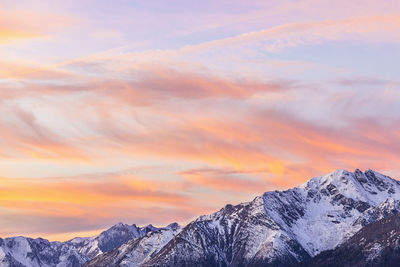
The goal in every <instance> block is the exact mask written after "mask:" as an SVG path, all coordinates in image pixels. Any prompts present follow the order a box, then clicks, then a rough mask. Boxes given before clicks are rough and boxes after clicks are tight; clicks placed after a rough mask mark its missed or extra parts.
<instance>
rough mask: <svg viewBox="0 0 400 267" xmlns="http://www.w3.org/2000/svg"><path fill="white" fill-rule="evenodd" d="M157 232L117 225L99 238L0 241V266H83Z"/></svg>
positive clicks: (6, 239) (134, 226) (9, 239)
mask: <svg viewBox="0 0 400 267" xmlns="http://www.w3.org/2000/svg"><path fill="white" fill-rule="evenodd" d="M157 230H159V229H158V228H156V227H154V226H152V225H151V224H150V225H148V226H145V227H137V226H136V225H135V224H133V225H127V224H123V223H118V224H116V225H114V226H113V227H111V228H110V229H108V230H106V231H104V232H102V233H101V234H100V235H98V236H94V237H77V238H74V239H72V240H70V241H67V242H49V241H48V240H45V239H42V238H38V239H32V238H26V237H22V236H19V237H11V238H5V239H0V266H1V267H3V266H4V267H5V266H19V267H20V266H33V267H36V266H40V267H42V266H58V267H64V266H71V267H72V266H82V265H83V263H85V262H87V261H88V260H90V259H92V258H94V257H95V256H98V255H100V254H102V253H104V252H108V251H111V250H113V249H115V248H117V247H119V246H121V245H122V244H124V243H126V242H127V241H129V240H132V239H135V238H139V237H142V236H144V235H146V234H147V233H148V232H151V231H157Z"/></svg>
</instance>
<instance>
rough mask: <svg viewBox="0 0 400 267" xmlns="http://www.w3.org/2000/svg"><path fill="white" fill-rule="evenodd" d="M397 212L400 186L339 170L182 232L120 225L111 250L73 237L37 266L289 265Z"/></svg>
mask: <svg viewBox="0 0 400 267" xmlns="http://www.w3.org/2000/svg"><path fill="white" fill-rule="evenodd" d="M399 209H400V182H399V181H397V180H395V179H392V178H390V177H389V176H386V175H383V174H380V173H378V172H375V171H373V170H367V171H365V172H362V171H360V170H358V169H357V170H355V171H354V172H349V171H346V170H336V171H334V172H331V173H329V174H327V175H323V176H319V177H314V178H311V179H310V180H308V181H307V182H305V183H303V184H302V185H299V186H296V187H294V188H291V189H288V190H283V191H277V190H275V191H270V192H265V193H264V194H262V195H261V196H257V197H255V198H254V199H253V200H252V201H250V202H245V203H241V204H238V205H231V204H228V205H226V206H225V207H223V208H222V209H220V210H219V211H217V212H214V213H212V214H208V215H202V216H200V217H198V218H197V219H195V220H194V221H192V222H190V223H189V224H187V225H186V226H185V227H183V228H182V227H180V226H178V225H175V224H171V225H169V226H168V227H164V228H154V227H152V226H149V227H148V228H146V229H147V230H146V229H144V228H145V227H142V228H138V227H136V225H132V226H130V227H132V228H130V227H129V225H128V226H127V225H124V224H122V223H121V224H117V225H115V226H113V227H114V230H116V229H118V231H117V233H118V234H117V235H116V236H117V238H115V236H114V235H113V234H111V235H110V236H111V237H114V239H113V240H117V241H118V242H116V243H113V242H107V244H109V246H110V247H105V246H102V247H101V246H99V244H100V243H101V242H100V241H99V239H100V238H98V239H97V244H95V245H94V243H93V242H94V241H93V240H94V239H90V238H77V239H75V240H74V239H72V240H70V241H68V242H70V243H73V244H74V245H75V246H72V245H71V246H70V247H68V246H67V248H65V247H63V248H62V249H64V250H65V251H64V252H63V253H64V254H62V255H63V257H64V258H65V257H67V258H66V260H65V259H64V260H63V261H60V262H61V263H63V264H64V263H65V264H64V265H62V264H59V263H57V264H55V263H54V261H53V262H49V264H48V265H40V264H38V265H35V266H82V265H84V266H87V267H90V266H147V267H149V266H191V265H197V266H260V265H263V266H291V265H296V264H299V263H303V262H309V261H310V260H311V259H312V258H314V257H316V256H317V255H319V254H321V252H324V251H330V250H333V249H335V248H338V247H340V246H341V245H342V244H344V242H346V241H347V240H349V239H350V238H351V237H352V236H354V234H356V233H357V232H359V231H360V230H361V229H363V228H364V227H366V226H368V225H369V224H372V223H375V222H377V221H379V220H382V219H384V218H387V217H389V216H392V215H393V214H396V213H397V212H398V211H399ZM133 226H134V227H133ZM113 227H111V228H110V229H108V230H107V231H111V229H112V228H113ZM135 227H136V228H135ZM129 229H131V230H129ZM135 230H136V232H135ZM107 231H104V232H103V233H105V232H107ZM146 231H147V232H146ZM111 232H113V231H111ZM131 232H135V233H136V234H135V235H134V236H133V237H132V238H130V237H129V234H128V236H127V235H124V234H123V233H131ZM103 233H102V234H103ZM103 236H107V235H106V234H105V235H103ZM128 239H129V240H128ZM73 240H74V241H73ZM105 240H107V238H105ZM85 242H86V243H85ZM91 242H92V243H91ZM3 243H4V242H3ZM59 243H61V242H59ZM77 244H79V245H77ZM1 246H2V245H1V242H0V248H1ZM61 247H62V246H61ZM100 247H101V248H100ZM1 251H3V252H4V250H1V249H0V263H1V262H3V261H4V262H7V261H8V262H11V261H12V260H16V261H17V262H18V259H20V256H18V257H17V258H13V259H11V258H10V257H9V256H8V258H7V255H8V254H6V253H3V254H4V255H5V256H3V259H2V256H1ZM27 255H28V254H26V256H27ZM68 257H70V258H68ZM70 262H71V263H73V264H72V265H68V264H69V263H70ZM52 264H53V265H52ZM74 264H75V265H74ZM0 266H14V265H1V264H0ZM22 266H24V265H22ZM32 266H33V265H32Z"/></svg>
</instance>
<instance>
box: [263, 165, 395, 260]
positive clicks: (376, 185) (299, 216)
mask: <svg viewBox="0 0 400 267" xmlns="http://www.w3.org/2000/svg"><path fill="white" fill-rule="evenodd" d="M399 193H400V184H399V182H398V181H396V180H394V179H391V178H390V177H387V176H385V175H382V174H380V173H377V172H375V171H372V170H368V171H366V172H361V171H360V170H356V171H355V172H349V171H346V170H336V171H334V172H332V173H329V174H327V175H324V176H320V177H315V178H312V179H310V180H309V181H307V182H306V183H304V184H303V185H300V186H298V187H295V188H293V189H289V190H286V191H274V192H267V193H265V194H264V196H263V197H264V202H265V205H264V206H265V210H266V212H267V213H268V214H269V215H270V216H271V217H272V218H273V219H274V221H276V222H277V223H278V224H279V225H281V227H282V228H283V229H285V231H288V232H290V233H291V234H292V235H293V236H294V237H295V239H296V240H298V241H299V243H300V244H301V245H302V246H303V247H304V248H305V249H306V251H307V252H308V253H309V254H310V255H311V256H314V255H316V254H317V253H319V252H321V251H323V250H327V249H332V248H334V247H335V246H337V245H338V244H340V243H341V242H343V241H344V240H345V239H346V238H348V237H349V236H350V235H352V234H354V233H355V232H356V231H357V230H359V229H360V228H361V227H362V225H361V224H359V223H356V221H357V219H359V218H360V216H361V215H362V214H364V213H365V212H366V211H367V210H372V209H374V208H375V207H377V206H379V205H380V204H381V203H383V202H385V201H388V199H394V200H400V194H399ZM387 205H389V204H386V206H387ZM382 209H383V207H382V208H381V210H382ZM375 213H379V212H378V211H376V212H375ZM378 217H379V216H369V218H378Z"/></svg>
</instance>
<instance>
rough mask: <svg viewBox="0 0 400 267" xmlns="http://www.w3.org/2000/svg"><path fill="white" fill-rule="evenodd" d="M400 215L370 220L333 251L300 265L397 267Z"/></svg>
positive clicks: (399, 251) (399, 252)
mask: <svg viewBox="0 0 400 267" xmlns="http://www.w3.org/2000/svg"><path fill="white" fill-rule="evenodd" d="M399 263H400V214H398V213H397V214H395V215H392V216H390V217H387V218H384V219H381V220H379V221H377V222H374V223H371V224H369V225H367V226H365V227H364V228H362V229H361V230H360V231H358V232H357V233H356V234H355V235H354V236H352V237H351V238H350V239H349V240H347V241H346V242H345V243H343V244H342V245H341V246H339V247H338V248H336V249H334V250H329V251H324V252H322V253H320V254H319V255H317V256H316V257H315V258H313V259H312V260H311V261H309V262H306V263H304V265H303V266H310V267H312V266H315V267H318V266H321V267H322V266H332V267H334V266H348V267H350V266H360V267H361V266H399Z"/></svg>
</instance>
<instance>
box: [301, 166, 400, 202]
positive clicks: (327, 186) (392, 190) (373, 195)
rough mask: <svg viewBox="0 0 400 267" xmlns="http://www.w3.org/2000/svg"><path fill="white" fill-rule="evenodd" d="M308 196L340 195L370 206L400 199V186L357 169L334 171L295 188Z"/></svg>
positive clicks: (376, 173)
mask: <svg viewBox="0 0 400 267" xmlns="http://www.w3.org/2000/svg"><path fill="white" fill-rule="evenodd" d="M297 188H299V189H303V190H305V191H306V192H307V193H309V194H313V193H317V192H321V193H323V194H329V195H335V194H336V193H338V192H339V193H340V194H341V195H343V196H344V197H346V198H351V199H354V200H357V201H363V202H366V203H368V204H370V205H378V204H379V203H381V202H382V201H384V200H386V199H387V198H390V197H395V198H399V197H400V184H399V182H398V181H396V180H394V179H392V178H390V177H388V176H385V175H383V174H380V173H378V172H375V171H372V170H367V171H365V172H362V171H360V170H359V169H357V170H355V171H354V172H349V171H347V170H336V171H334V172H332V173H329V174H327V175H324V176H320V177H315V178H312V179H310V180H309V181H307V182H306V183H304V184H303V185H301V186H299V187H297Z"/></svg>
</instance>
